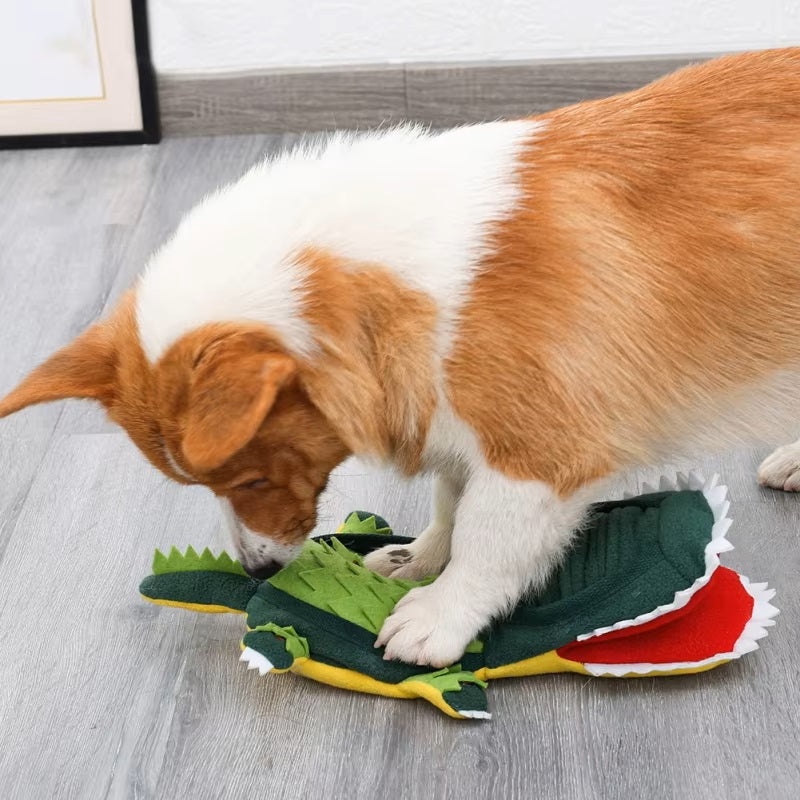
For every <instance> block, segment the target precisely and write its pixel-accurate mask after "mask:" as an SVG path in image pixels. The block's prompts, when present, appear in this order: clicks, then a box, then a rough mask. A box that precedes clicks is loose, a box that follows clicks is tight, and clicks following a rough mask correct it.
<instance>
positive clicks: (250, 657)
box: [239, 647, 274, 675]
mask: <svg viewBox="0 0 800 800" xmlns="http://www.w3.org/2000/svg"><path fill="white" fill-rule="evenodd" d="M239 661H244V662H245V663H246V664H247V669H257V670H258V674H259V675H266V674H267V673H268V672H269V671H270V670H271V669H272V667H273V666H274V664H273V663H272V662H271V661H270V660H269V659H268V658H267V657H266V656H264V655H262V654H261V653H259V652H258V651H257V650H253V648H252V647H245V649H244V650H242V654H241V655H240V656H239Z"/></svg>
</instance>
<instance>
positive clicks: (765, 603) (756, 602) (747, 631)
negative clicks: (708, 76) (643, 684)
mask: <svg viewBox="0 0 800 800" xmlns="http://www.w3.org/2000/svg"><path fill="white" fill-rule="evenodd" d="M739 580H740V581H741V582H742V586H744V589H745V591H746V592H747V593H748V594H749V595H750V596H751V597H752V598H753V611H752V613H751V615H750V619H749V620H748V621H747V624H746V625H745V626H744V629H743V630H742V632H741V634H740V635H739V638H738V639H737V640H736V642H735V643H734V645H733V650H731V651H730V652H728V653H717V654H716V655H713V656H710V657H709V658H704V659H701V660H700V661H673V662H671V663H668V664H645V663H641V664H584V665H583V666H584V669H585V670H586V671H587V672H588V673H589V674H590V675H594V676H596V677H609V676H610V677H615V678H620V677H622V676H623V675H630V674H634V675H644V674H647V673H648V672H674V671H675V670H678V669H700V668H701V667H705V666H708V665H710V664H715V663H718V662H723V661H733V660H735V659H737V658H741V657H742V656H743V655H744V654H745V653H752V652H753V650H758V640H759V639H763V638H764V637H765V636H766V635H767V628H769V627H770V626H772V625H774V624H775V619H774V618H775V617H776V616H777V615H778V614H779V613H780V612H779V610H778V609H777V608H776V607H775V606H773V605H772V603H770V602H769V601H770V600H772V598H773V597H774V596H775V590H774V589H769V588H768V587H767V584H766V583H750V581H749V580H748V579H747V578H746V577H745V576H744V575H740V576H739Z"/></svg>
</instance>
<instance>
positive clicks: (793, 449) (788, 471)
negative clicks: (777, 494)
mask: <svg viewBox="0 0 800 800" xmlns="http://www.w3.org/2000/svg"><path fill="white" fill-rule="evenodd" d="M758 482H759V483H760V484H761V485H762V486H769V487H771V488H772V489H782V490H783V491H785V492H800V443H797V442H795V443H794V444H787V445H784V446H783V447H779V448H778V449H777V450H776V451H775V452H774V453H772V455H770V456H768V457H767V458H765V459H764V461H762V462H761V466H760V467H759V468H758Z"/></svg>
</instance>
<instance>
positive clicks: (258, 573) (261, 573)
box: [244, 561, 283, 581]
mask: <svg viewBox="0 0 800 800" xmlns="http://www.w3.org/2000/svg"><path fill="white" fill-rule="evenodd" d="M282 566H283V565H282V564H279V563H278V562H277V561H267V563H266V564H259V565H258V566H257V567H250V566H248V565H247V564H245V565H244V571H245V572H246V573H247V574H248V575H249V576H250V577H251V578H256V579H258V580H260V581H265V580H266V579H267V578H271V577H272V576H273V575H274V574H275V573H276V572H277V571H278V570H279V569H280V568H281V567H282Z"/></svg>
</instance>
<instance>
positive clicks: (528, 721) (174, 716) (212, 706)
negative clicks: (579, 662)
mask: <svg viewBox="0 0 800 800" xmlns="http://www.w3.org/2000/svg"><path fill="white" fill-rule="evenodd" d="M291 141H292V139H281V138H277V137H276V138H272V137H242V138H239V137H228V138H219V139H200V138H197V139H182V140H169V139H168V140H166V141H165V143H164V144H163V145H162V146H160V147H159V148H131V149H124V150H123V149H118V150H84V151H40V152H38V153H14V154H1V155H0V192H2V194H3V196H4V197H8V196H13V197H14V198H15V202H14V203H7V204H6V214H5V216H3V217H0V259H2V262H1V263H0V315H2V318H3V320H4V331H3V334H2V335H0V354H2V357H1V358H0V391H4V390H5V389H6V388H8V387H10V386H11V385H13V383H14V381H16V380H17V379H18V377H19V376H20V375H21V374H22V372H23V371H25V370H26V369H27V368H28V367H29V366H30V365H31V364H32V363H33V361H35V360H36V359H38V358H41V357H43V356H45V355H46V354H47V353H49V352H50V350H52V349H53V348H54V347H56V346H58V345H59V344H62V343H63V342H65V341H67V339H68V338H69V336H71V335H73V334H74V333H76V332H77V331H78V330H79V329H80V328H81V327H82V326H83V325H84V324H86V323H88V322H90V321H91V319H93V318H94V316H96V315H97V314H98V313H100V311H102V309H104V308H106V307H107V306H108V304H109V303H110V302H113V300H114V299H115V297H116V296H118V294H119V292H121V291H122V290H123V289H124V287H125V286H126V285H127V284H128V282H129V281H130V280H131V278H132V276H133V275H135V274H136V272H138V270H139V269H140V268H141V266H142V264H143V263H144V260H145V259H146V258H147V255H148V254H149V253H150V251H151V250H152V249H153V248H154V247H156V246H157V245H158V244H159V243H160V242H161V241H162V240H163V238H164V237H166V236H167V235H168V234H169V231H170V229H171V228H172V226H173V224H174V223H175V222H176V221H177V220H178V218H179V217H180V215H181V213H183V211H184V210H185V209H186V208H188V207H189V206H190V205H191V204H192V203H193V202H194V201H195V200H196V199H198V198H199V197H200V196H202V194H204V193H205V192H207V191H208V190H210V189H211V188H213V187H214V186H215V185H216V184H217V183H218V182H220V181H224V180H228V179H230V178H233V177H235V176H236V175H238V174H239V173H240V172H241V171H242V170H244V169H245V168H246V167H247V166H249V164H250V163H251V162H252V161H253V160H255V159H256V158H258V157H259V156H260V154H261V153H263V152H265V151H268V150H274V149H275V148H280V147H283V146H286V145H287V144H290V143H291ZM9 192H10V193H11V194H10V195H9ZM786 438H787V441H788V440H789V439H790V438H792V437H791V432H787V437H786ZM767 451H768V447H767V446H765V447H763V448H757V449H743V450H737V451H734V452H730V453H725V454H722V455H720V456H713V457H712V456H708V457H706V458H704V459H702V460H701V462H700V466H701V467H703V468H704V469H705V471H706V472H708V473H710V472H713V471H718V472H720V473H721V474H722V475H723V477H724V478H725V480H726V481H727V482H728V484H729V485H730V487H731V497H732V500H733V508H732V512H731V513H732V516H733V517H734V527H733V529H732V531H731V539H732V541H733V542H734V544H735V545H736V550H735V551H734V552H732V553H730V554H727V555H726V557H725V560H726V563H728V564H730V565H731V566H735V567H737V568H739V569H740V570H741V571H743V572H744V573H745V574H748V575H749V576H750V577H751V578H753V579H755V580H769V581H770V583H771V584H772V585H773V586H775V588H777V590H778V597H777V600H776V602H777V604H778V606H779V607H780V608H781V610H782V615H781V617H779V618H778V625H777V626H776V627H775V628H774V629H772V631H771V633H770V636H769V638H767V639H766V641H765V642H764V643H763V647H762V649H761V650H760V651H758V652H756V653H754V654H751V655H750V656H748V657H746V658H745V659H744V660H742V661H741V662H739V663H736V664H731V665H728V666H726V667H723V668H721V669H719V670H715V671H713V672H710V673H706V674H703V675H698V676H686V677H677V678H670V679H642V680H630V681H619V680H601V679H588V678H584V677H582V676H572V675H556V676H549V677H548V676H543V677H539V678H527V679H520V680H509V681H497V682H495V683H493V684H492V685H491V686H490V690H489V691H490V703H491V706H492V710H493V712H494V719H493V720H492V721H491V722H490V723H487V724H482V723H475V724H470V723H466V724H465V723H461V722H455V721H453V720H450V719H448V718H445V717H444V716H442V715H440V714H439V712H437V711H435V710H434V709H433V708H432V707H429V706H427V705H426V704H425V703H423V702H421V701H417V702H403V701H397V700H390V699H386V698H379V697H370V696H362V695H355V694H350V693H347V692H343V691H339V690H336V689H332V688H328V687H325V686H320V685H317V684H314V683H311V682H309V681H304V680H302V679H300V678H297V677H296V676H292V675H285V676H266V677H264V678H259V677H258V676H257V675H254V674H253V673H252V672H247V671H246V670H245V669H244V667H243V666H241V665H240V664H239V662H238V660H237V655H238V654H237V647H236V643H237V642H238V640H239V637H240V636H241V631H242V627H241V626H242V622H241V619H239V618H238V617H227V616H202V615H195V614H191V613H189V612H183V611H180V610H173V609H166V608H157V607H154V606H150V605H148V604H145V603H143V602H142V601H141V600H140V599H139V597H138V594H137V585H138V581H139V579H140V577H141V576H142V575H144V574H146V573H147V572H148V570H149V562H150V558H151V555H152V550H153V548H154V547H156V546H161V547H165V546H168V545H169V544H172V543H175V544H177V545H179V546H182V545H186V544H189V543H192V544H194V545H199V546H203V545H206V544H208V545H209V546H211V547H216V548H219V547H222V546H223V545H224V542H223V539H222V537H221V534H220V530H219V526H218V520H217V512H216V508H215V504H214V502H213V498H211V496H210V495H209V494H208V493H206V492H205V491H203V490H201V489H198V488H190V489H187V488H182V487H178V486H175V485H172V484H170V483H168V482H167V481H165V480H164V479H163V478H161V477H160V476H159V475H158V474H157V473H156V472H154V471H153V470H152V469H151V468H150V467H149V465H147V464H146V463H145V461H144V459H143V458H142V457H141V456H140V455H139V454H138V453H137V452H136V451H135V449H134V447H133V446H132V445H131V444H130V443H129V442H128V440H127V439H126V437H125V436H124V435H123V434H121V433H119V432H117V431H116V430H115V429H114V428H112V427H111V426H107V425H106V423H105V422H104V421H103V420H102V416H101V415H100V414H99V412H97V411H96V410H94V409H93V407H92V406H91V405H89V404H80V403H72V404H56V405H54V406H51V407H44V408H41V409H36V410H33V409H32V410H30V411H28V412H26V413H25V414H21V415H19V416H17V417H14V418H12V419H10V420H3V421H0V469H2V471H3V475H4V481H3V482H2V483H0V631H2V636H0V719H1V720H2V725H0V787H2V792H0V794H2V796H3V797H14V798H22V800H28V799H29V798H30V799H31V800H38V798H48V799H49V798H70V799H71V798H79V799H80V800H94V798H106V797H109V798H128V797H137V798H159V799H160V798H165V797H168V798H170V799H171V800H172V799H173V798H174V800H182V798H196V797H202V798H206V797H210V798H217V797H219V798H228V797H230V798H234V797H241V796H243V795H246V796H250V795H251V794H253V793H254V792H257V793H259V794H263V795H264V796H268V797H275V798H281V797H287V798H288V797H298V796H301V797H302V796H322V795H323V793H324V795H325V796H328V797H332V798H343V797H347V798H370V799H371V798H374V797H382V796H386V795H390V796H400V797H403V798H411V799H412V800H414V799H415V798H450V797H466V798H471V797H476V798H477V797H485V796H487V795H489V794H490V793H491V794H492V796H496V797H504V798H505V797H508V798H517V797H519V798H523V797H525V798H527V797H531V796H537V795H542V796H547V797H569V798H580V799H583V798H587V799H592V800H593V799H594V798H597V799H598V800H600V799H601V798H602V800H616V799H617V798H619V800H629V799H631V798H636V800H638V798H642V797H654V798H659V799H660V798H680V799H681V800H701V799H702V800H704V799H705V798H711V797H718V796H721V795H722V796H729V797H735V798H737V800H739V798H743V799H745V800H747V799H748V798H754V799H755V798H770V800H773V798H775V799H776V800H784V798H786V799H787V800H788V798H790V797H791V798H793V797H795V796H796V793H797V792H796V790H797V787H798V786H800V767H799V766H798V760H797V758H796V746H797V745H796V743H797V741H798V740H800V719H799V718H798V714H797V709H798V707H800V681H798V678H797V666H796V655H795V654H796V650H797V636H796V628H797V625H796V623H795V620H796V619H797V618H798V615H799V614H800V588H798V587H800V580H798V578H800V546H799V545H800V541H798V539H800V534H799V533H798V519H800V507H799V506H798V503H800V498H797V497H793V496H788V495H783V494H780V493H775V492H770V491H766V490H761V489H759V488H758V487H757V486H756V485H755V481H754V474H755V468H756V466H757V464H758V461H759V460H760V458H761V457H763V455H765V454H766V452H767ZM659 472H660V470H658V469H656V468H654V469H652V470H643V471H641V472H639V473H637V474H635V475H631V476H628V477H627V478H625V479H622V480H620V481H619V482H618V484H617V485H616V486H614V487H612V488H611V489H610V490H609V493H614V492H618V491H620V492H621V491H622V489H623V488H635V487H637V486H638V485H639V483H640V481H641V480H642V479H652V478H654V477H656V476H657V474H658V473H659ZM428 502H429V486H428V484H427V481H425V480H415V481H406V480H404V479H401V478H399V477H397V476H395V475H392V474H385V473H380V472H376V471H375V470H374V469H372V468H370V467H369V466H366V465H364V464H361V463H359V462H357V461H348V462H346V463H345V464H344V465H343V466H342V467H341V468H340V469H339V470H337V473H336V475H335V476H334V478H333V480H332V481H331V484H330V487H329V489H328V491H327V492H326V494H325V496H324V498H323V502H322V504H321V512H320V519H319V525H318V530H319V531H327V530H330V529H331V528H333V527H334V526H335V524H336V523H338V521H339V520H340V519H341V518H342V517H343V515H344V514H345V513H346V512H347V511H349V510H352V509H353V508H365V509H373V510H376V511H379V512H381V513H383V514H384V515H385V516H386V517H387V518H388V519H389V521H390V522H391V523H393V525H394V526H395V529H396V530H397V531H398V532H400V533H415V532H417V531H418V530H419V529H420V528H421V527H422V526H423V525H424V524H425V522H426V516H427V506H428Z"/></svg>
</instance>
